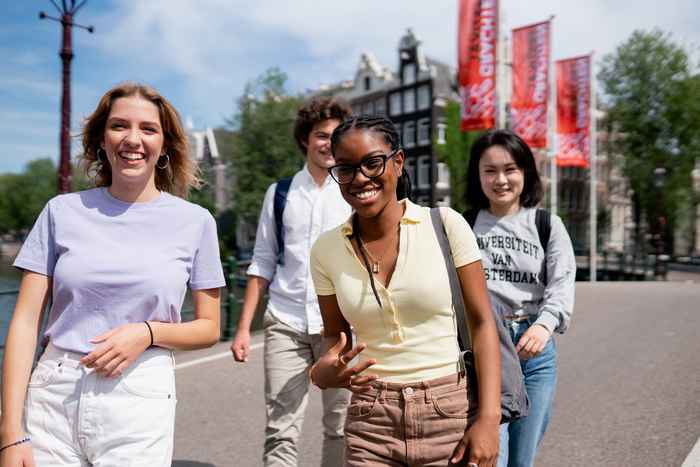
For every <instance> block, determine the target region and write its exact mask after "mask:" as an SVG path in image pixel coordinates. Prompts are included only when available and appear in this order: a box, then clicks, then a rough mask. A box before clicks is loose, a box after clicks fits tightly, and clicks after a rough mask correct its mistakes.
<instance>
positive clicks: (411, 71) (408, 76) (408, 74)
mask: <svg viewBox="0 0 700 467" xmlns="http://www.w3.org/2000/svg"><path fill="white" fill-rule="evenodd" d="M415 80H416V64H415V63H406V64H405V65H404V66H403V84H411V83H413V82H414V81H415Z"/></svg>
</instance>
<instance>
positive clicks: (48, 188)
mask: <svg viewBox="0 0 700 467" xmlns="http://www.w3.org/2000/svg"><path fill="white" fill-rule="evenodd" d="M56 184H57V181H56V166H55V165H54V163H53V161H52V160H51V159H36V160H34V161H31V162H29V163H28V164H27V166H26V168H25V169H24V172H22V173H19V174H4V175H0V233H8V232H19V231H22V230H26V229H29V228H31V226H32V225H34V221H35V220H36V218H37V217H38V216H39V213H40V212H41V210H42V209H43V208H44V205H45V204H46V202H47V201H48V200H49V199H51V198H52V197H53V196H55V195H56Z"/></svg>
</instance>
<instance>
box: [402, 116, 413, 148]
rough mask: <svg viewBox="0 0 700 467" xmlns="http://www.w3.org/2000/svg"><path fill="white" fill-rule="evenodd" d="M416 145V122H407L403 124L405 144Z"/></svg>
mask: <svg viewBox="0 0 700 467" xmlns="http://www.w3.org/2000/svg"><path fill="white" fill-rule="evenodd" d="M415 145H416V122H406V123H404V124H403V146H404V147H405V148H412V147H413V146H415Z"/></svg>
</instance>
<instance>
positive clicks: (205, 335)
mask: <svg viewBox="0 0 700 467" xmlns="http://www.w3.org/2000/svg"><path fill="white" fill-rule="evenodd" d="M148 323H149V324H150V325H151V329H152V330H153V345H156V346H158V347H164V348H166V349H177V350H195V349H203V348H206V347H211V346H212V345H214V344H216V342H217V341H218V340H219V337H220V334H221V331H220V329H219V322H218V320H212V319H208V318H199V319H195V320H192V321H188V322H186V323H160V322H157V321H149V322H148ZM144 326H145V325H144Z"/></svg>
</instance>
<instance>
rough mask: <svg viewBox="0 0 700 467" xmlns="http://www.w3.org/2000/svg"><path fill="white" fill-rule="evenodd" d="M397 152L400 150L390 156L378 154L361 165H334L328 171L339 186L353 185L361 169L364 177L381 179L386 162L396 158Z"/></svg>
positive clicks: (394, 151) (395, 150)
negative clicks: (358, 170)
mask: <svg viewBox="0 0 700 467" xmlns="http://www.w3.org/2000/svg"><path fill="white" fill-rule="evenodd" d="M397 152H399V149H398V148H396V149H394V150H393V151H391V154H389V155H388V156H387V155H384V154H378V155H376V156H372V157H368V158H367V159H364V160H363V161H362V162H360V163H359V164H338V165H334V166H333V167H331V168H330V169H328V171H329V172H330V174H331V177H333V180H335V181H336V182H338V184H339V185H347V184H348V183H352V181H353V180H355V175H357V169H360V172H362V175H364V176H365V177H367V178H377V177H381V176H382V174H384V170H385V169H386V161H388V160H389V159H391V158H392V157H394V156H395V155H396V153H397Z"/></svg>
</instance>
